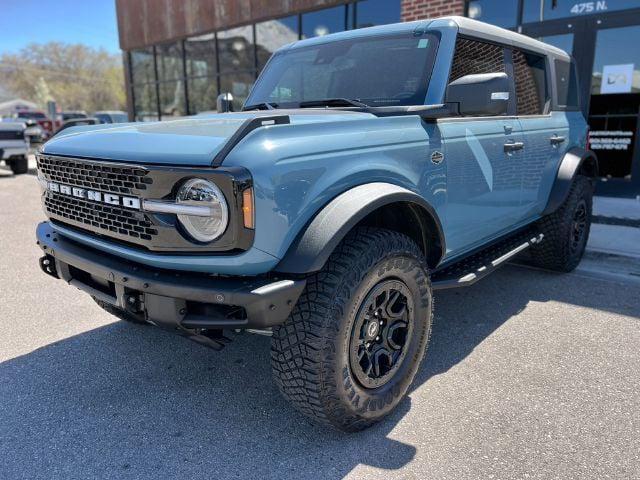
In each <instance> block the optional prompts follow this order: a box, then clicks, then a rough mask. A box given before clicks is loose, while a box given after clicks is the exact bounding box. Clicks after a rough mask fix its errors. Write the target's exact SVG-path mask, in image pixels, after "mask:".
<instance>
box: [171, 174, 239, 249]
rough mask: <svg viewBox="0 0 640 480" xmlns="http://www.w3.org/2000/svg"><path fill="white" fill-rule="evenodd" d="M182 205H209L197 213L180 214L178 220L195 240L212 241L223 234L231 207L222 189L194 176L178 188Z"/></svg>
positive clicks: (178, 198)
mask: <svg viewBox="0 0 640 480" xmlns="http://www.w3.org/2000/svg"><path fill="white" fill-rule="evenodd" d="M176 200H177V202H178V203H179V204H180V205H190V206H194V207H208V210H207V209H206V208H203V209H200V210H201V213H198V214H197V215H187V214H179V215H178V220H179V221H180V223H181V224H182V226H183V227H184V229H185V230H186V231H187V233H188V234H189V235H191V236H192V237H193V238H194V239H195V240H197V241H199V242H205V243H206V242H212V241H213V240H215V239H216V238H218V237H219V236H220V235H222V234H223V233H224V231H225V229H226V228H227V224H228V222H229V208H228V207H227V201H226V200H225V198H224V195H223V194H222V192H221V191H220V189H219V188H218V187H217V186H215V185H214V184H213V183H211V182H209V181H208V180H203V179H201V178H192V179H191V180H188V181H186V182H185V183H184V185H182V187H180V190H178V197H177V199H176Z"/></svg>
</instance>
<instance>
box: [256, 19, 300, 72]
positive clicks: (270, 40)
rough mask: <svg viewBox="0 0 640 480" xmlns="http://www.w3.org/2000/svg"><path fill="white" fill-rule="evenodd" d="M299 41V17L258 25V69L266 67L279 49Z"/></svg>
mask: <svg viewBox="0 0 640 480" xmlns="http://www.w3.org/2000/svg"><path fill="white" fill-rule="evenodd" d="M296 40H298V16H297V15H294V16H292V17H286V18H279V19H278V20H269V21H267V22H262V23H258V24H256V47H257V50H258V52H257V53H258V69H259V70H261V69H262V67H264V66H265V64H266V63H267V60H269V58H270V57H271V54H272V53H273V52H275V51H276V50H277V49H278V48H280V47H282V46H283V45H287V44H288V43H291V42H295V41H296Z"/></svg>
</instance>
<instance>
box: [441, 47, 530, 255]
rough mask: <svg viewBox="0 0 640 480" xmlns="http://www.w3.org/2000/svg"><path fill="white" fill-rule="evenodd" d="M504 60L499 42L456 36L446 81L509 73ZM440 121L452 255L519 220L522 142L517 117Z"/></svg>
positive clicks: (503, 53)
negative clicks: (467, 76) (486, 41)
mask: <svg viewBox="0 0 640 480" xmlns="http://www.w3.org/2000/svg"><path fill="white" fill-rule="evenodd" d="M506 58H507V57H506V52H505V49H504V48H503V47H502V46H499V45H495V44H490V43H484V42H479V41H476V40H471V39H464V38H459V39H458V41H457V43H456V53H455V55H454V60H453V65H452V68H451V75H450V78H449V81H450V82H451V81H453V80H456V79H458V78H461V77H463V76H465V75H470V74H477V73H497V72H505V73H507V68H506V67H507V65H506ZM512 91H513V88H512ZM511 108H512V109H513V110H515V105H513V106H512V107H511ZM438 125H439V127H440V129H441V134H442V137H443V138H444V141H445V144H446V162H445V163H446V168H447V213H446V220H445V223H446V226H445V228H446V234H447V239H446V240H447V247H448V255H449V256H455V255H458V254H461V253H464V252H465V251H468V250H471V249H473V248H475V247H478V246H480V245H482V244H484V243H486V242H487V240H490V239H491V238H493V237H496V236H498V235H500V234H501V233H504V232H505V231H508V230H510V229H512V228H514V226H516V225H517V224H518V223H519V222H520V221H521V215H522V211H521V203H522V199H521V190H522V188H521V187H522V162H523V153H522V152H523V150H522V147H523V146H524V140H523V137H522V132H521V127H520V124H519V122H518V120H517V118H516V117H515V116H506V115H505V116H499V117H462V118H451V119H443V120H441V121H439V122H438Z"/></svg>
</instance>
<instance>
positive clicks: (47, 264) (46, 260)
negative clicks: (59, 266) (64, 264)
mask: <svg viewBox="0 0 640 480" xmlns="http://www.w3.org/2000/svg"><path fill="white" fill-rule="evenodd" d="M39 262H40V268H41V269H42V271H43V272H44V273H46V274H47V275H51V276H52V277H53V278H60V277H59V276H58V270H56V259H55V258H53V257H52V256H51V255H45V256H44V257H41V258H40V260H39Z"/></svg>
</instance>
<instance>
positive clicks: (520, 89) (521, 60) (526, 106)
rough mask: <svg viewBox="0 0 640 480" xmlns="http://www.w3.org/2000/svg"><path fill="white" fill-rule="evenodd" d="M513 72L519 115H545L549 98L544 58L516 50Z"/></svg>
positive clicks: (514, 52)
mask: <svg viewBox="0 0 640 480" xmlns="http://www.w3.org/2000/svg"><path fill="white" fill-rule="evenodd" d="M513 70H514V75H515V80H516V97H517V100H518V103H517V113H518V115H539V114H542V113H544V111H545V105H546V103H547V98H548V89H547V81H546V79H547V77H546V68H545V59H544V57H540V56H538V55H532V54H530V53H524V52H521V51H519V50H514V51H513Z"/></svg>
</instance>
